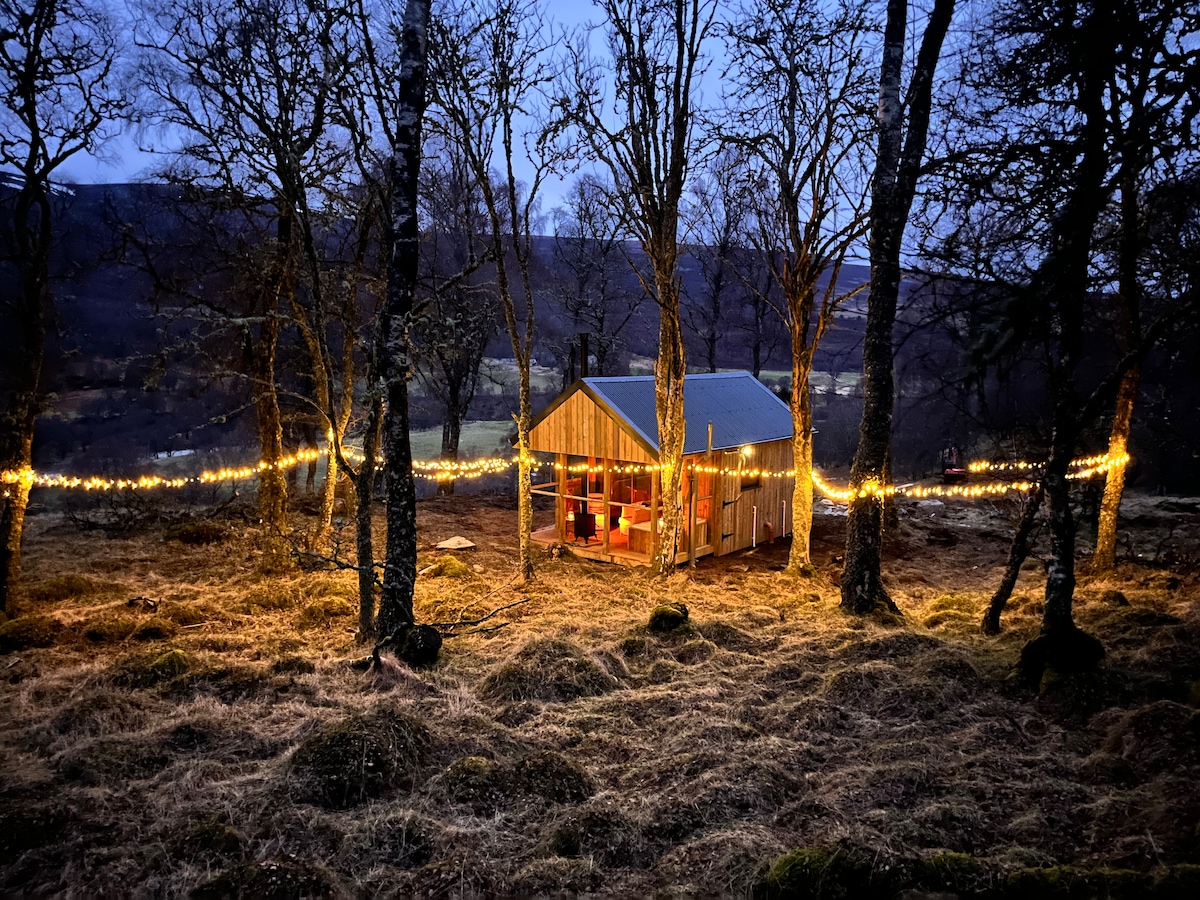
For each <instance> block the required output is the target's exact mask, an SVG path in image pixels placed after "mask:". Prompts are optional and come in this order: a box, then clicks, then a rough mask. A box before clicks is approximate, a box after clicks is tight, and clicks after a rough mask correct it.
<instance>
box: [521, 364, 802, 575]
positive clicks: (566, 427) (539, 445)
mask: <svg viewBox="0 0 1200 900" xmlns="http://www.w3.org/2000/svg"><path fill="white" fill-rule="evenodd" d="M683 411H684V418H685V420H686V431H685V435H684V447H683V452H684V475H683V490H682V492H681V496H678V497H672V498H665V497H663V496H662V485H661V481H660V478H659V472H658V465H659V451H658V420H657V418H656V415H655V407H654V378H653V377H647V376H642V377H636V376H629V377H617V378H583V379H581V380H579V381H577V382H575V383H574V384H573V385H571V386H570V387H569V388H567V390H566V391H564V392H563V394H562V395H561V396H559V397H558V398H557V399H556V400H555V401H554V402H553V403H551V404H550V406H548V407H547V408H546V409H545V411H544V412H542V414H541V415H539V416H538V417H537V418H536V419H534V422H533V427H532V429H531V432H530V449H531V450H532V451H533V452H534V453H535V454H552V455H553V460H554V466H553V468H552V469H551V468H550V467H544V468H543V469H542V471H543V472H551V471H552V472H553V477H552V478H551V479H549V480H543V481H542V483H539V484H535V485H534V488H533V492H534V494H535V495H539V496H545V497H552V498H553V499H554V524H553V525H551V526H548V527H544V528H541V529H537V530H535V531H534V532H533V538H534V540H536V541H539V542H542V543H546V544H549V543H553V542H562V543H566V544H570V545H571V546H572V548H573V550H574V551H575V552H576V553H577V554H578V555H580V556H583V557H586V558H590V559H597V560H602V561H605V562H618V563H624V564H626V565H649V564H650V563H651V560H652V558H653V553H654V547H655V545H656V544H657V540H658V528H659V521H660V513H661V510H662V508H663V504H664V503H676V504H678V506H679V507H680V509H681V510H682V520H683V530H682V532H681V534H680V536H679V540H678V542H677V545H676V546H677V548H678V549H677V552H676V557H675V561H676V563H683V562H687V561H688V559H689V558H692V557H700V556H704V555H707V554H714V555H716V556H721V555H723V554H726V553H732V552H734V551H736V550H743V549H745V548H747V547H751V546H753V545H755V544H756V543H757V542H759V541H764V540H767V539H768V538H769V537H771V536H773V535H782V534H785V533H787V532H788V530H789V529H788V528H787V524H788V521H789V519H790V514H791V501H792V487H793V484H794V479H793V478H792V477H791V476H790V475H780V473H786V472H790V471H791V469H792V417H791V413H790V412H789V410H788V408H787V405H786V404H785V403H783V402H782V401H781V400H780V399H779V398H778V397H776V396H775V395H774V394H772V393H771V391H770V390H769V389H768V388H767V387H765V386H764V385H763V384H762V383H761V382H760V381H759V380H758V379H757V378H755V377H754V376H753V375H751V374H750V373H749V372H728V373H717V374H712V375H688V376H687V377H686V378H685V379H684V385H683Z"/></svg>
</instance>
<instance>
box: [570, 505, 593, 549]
mask: <svg viewBox="0 0 1200 900" xmlns="http://www.w3.org/2000/svg"><path fill="white" fill-rule="evenodd" d="M595 536H596V517H595V516H594V515H592V514H591V513H590V512H581V511H579V510H576V511H575V540H579V539H580V538H583V542H584V543H585V544H586V543H587V542H588V540H589V539H591V538H594V537H595Z"/></svg>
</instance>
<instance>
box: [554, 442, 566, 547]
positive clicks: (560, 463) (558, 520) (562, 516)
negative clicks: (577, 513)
mask: <svg viewBox="0 0 1200 900" xmlns="http://www.w3.org/2000/svg"><path fill="white" fill-rule="evenodd" d="M554 462H555V470H556V471H557V472H558V496H557V497H555V498H554V529H555V531H557V532H558V540H559V542H560V543H566V540H567V500H566V498H565V497H564V496H563V494H565V493H566V492H567V454H565V453H558V454H555V456H554Z"/></svg>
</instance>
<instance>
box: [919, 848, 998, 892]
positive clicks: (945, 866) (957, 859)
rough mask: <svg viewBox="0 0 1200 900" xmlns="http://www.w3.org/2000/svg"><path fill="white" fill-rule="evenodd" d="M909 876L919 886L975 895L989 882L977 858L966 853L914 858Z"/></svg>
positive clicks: (948, 852)
mask: <svg viewBox="0 0 1200 900" xmlns="http://www.w3.org/2000/svg"><path fill="white" fill-rule="evenodd" d="M912 879H913V881H914V882H915V883H916V885H917V886H918V887H921V888H925V889H926V890H931V891H947V892H949V893H953V894H960V895H963V896H967V897H974V896H977V895H978V894H980V893H982V892H984V891H985V890H987V889H988V888H989V887H990V885H991V878H990V875H989V873H988V871H987V870H986V869H985V868H984V867H983V865H982V864H981V863H980V862H979V860H977V859H975V857H973V856H969V855H967V854H966V853H953V852H950V851H946V852H945V853H935V854H934V855H933V856H926V857H924V858H922V859H919V860H917V861H916V862H915V863H914V864H913V866H912Z"/></svg>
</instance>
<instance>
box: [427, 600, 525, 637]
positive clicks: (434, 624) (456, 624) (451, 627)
mask: <svg viewBox="0 0 1200 900" xmlns="http://www.w3.org/2000/svg"><path fill="white" fill-rule="evenodd" d="M481 599H482V598H481ZM528 602H529V598H528V597H522V598H521V599H520V600H516V601H514V602H512V603H509V604H507V605H506V606H499V607H497V608H496V609H493V610H492V611H491V612H490V613H488V614H487V615H486V616H481V617H480V618H478V619H465V620H464V619H462V618H460V619H459V620H458V621H457V622H430V623H429V624H430V625H431V626H432V627H433V628H436V629H438V630H439V631H442V630H444V629H449V630H451V631H453V630H454V629H455V628H458V627H459V626H460V625H478V624H480V623H481V622H486V621H487V620H488V619H490V618H491V617H492V616H494V615H497V614H499V613H502V612H504V611H505V610H506V609H512V608H513V607H514V606H520V605H521V604H522V603H528ZM459 636H460V635H457V634H451V635H447V637H459Z"/></svg>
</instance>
